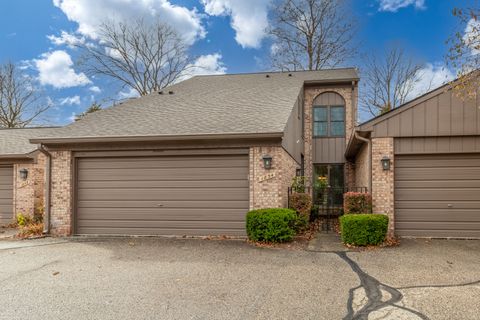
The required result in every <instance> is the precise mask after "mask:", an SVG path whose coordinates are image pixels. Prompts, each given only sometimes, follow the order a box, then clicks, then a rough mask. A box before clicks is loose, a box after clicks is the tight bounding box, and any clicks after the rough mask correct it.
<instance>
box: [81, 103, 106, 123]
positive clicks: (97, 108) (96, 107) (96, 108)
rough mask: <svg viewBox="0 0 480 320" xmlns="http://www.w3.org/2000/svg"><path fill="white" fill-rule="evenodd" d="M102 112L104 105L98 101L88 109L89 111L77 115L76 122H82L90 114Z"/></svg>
mask: <svg viewBox="0 0 480 320" xmlns="http://www.w3.org/2000/svg"><path fill="white" fill-rule="evenodd" d="M100 110H102V105H101V104H99V103H97V102H96V101H95V102H93V103H92V104H91V105H90V107H88V108H87V110H85V111H84V112H82V113H80V114H77V115H76V116H75V121H79V120H82V119H83V118H85V117H86V116H87V115H88V114H90V113H94V112H97V111H100Z"/></svg>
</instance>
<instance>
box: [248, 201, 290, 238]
mask: <svg viewBox="0 0 480 320" xmlns="http://www.w3.org/2000/svg"><path fill="white" fill-rule="evenodd" d="M296 224H297V213H296V212H295V211H294V210H292V209H284V208H271V209H259V210H253V211H250V212H249V213H247V235H248V238H249V239H250V240H252V241H261V242H287V241H291V240H292V239H293V237H294V236H295V233H296V232H295V230H296Z"/></svg>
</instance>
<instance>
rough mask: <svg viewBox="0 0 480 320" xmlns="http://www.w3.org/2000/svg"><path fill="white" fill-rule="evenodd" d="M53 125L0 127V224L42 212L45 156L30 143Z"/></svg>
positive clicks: (49, 130) (47, 131) (50, 129)
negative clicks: (20, 216)
mask: <svg viewBox="0 0 480 320" xmlns="http://www.w3.org/2000/svg"><path fill="white" fill-rule="evenodd" d="M53 130H54V128H25V129H0V225H8V224H11V223H13V222H14V221H15V215H16V214H18V213H22V214H26V215H30V216H32V215H33V214H34V213H35V211H39V213H41V211H43V208H44V201H45V199H44V186H45V165H46V164H45V156H44V155H43V154H42V153H41V152H39V151H38V150H37V147H36V146H35V145H33V144H31V143H30V142H29V139H30V138H33V137H37V136H40V135H45V134H49V133H51V132H52V131H53Z"/></svg>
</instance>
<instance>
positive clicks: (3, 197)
mask: <svg viewBox="0 0 480 320" xmlns="http://www.w3.org/2000/svg"><path fill="white" fill-rule="evenodd" d="M12 222H13V166H2V165H0V225H5V224H9V223H12Z"/></svg>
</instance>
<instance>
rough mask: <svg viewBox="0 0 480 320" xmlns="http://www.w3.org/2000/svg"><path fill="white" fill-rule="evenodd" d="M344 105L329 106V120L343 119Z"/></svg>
mask: <svg viewBox="0 0 480 320" xmlns="http://www.w3.org/2000/svg"><path fill="white" fill-rule="evenodd" d="M344 110H345V108H344V107H331V108H330V120H331V121H343V120H344Z"/></svg>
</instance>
